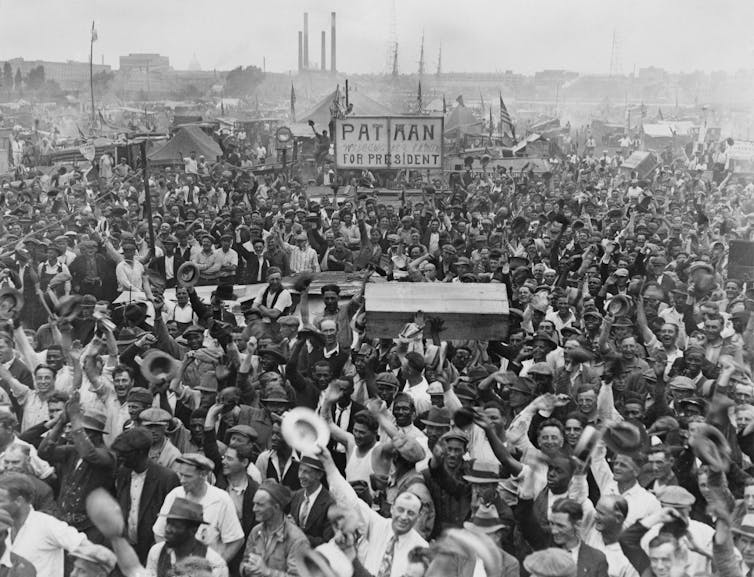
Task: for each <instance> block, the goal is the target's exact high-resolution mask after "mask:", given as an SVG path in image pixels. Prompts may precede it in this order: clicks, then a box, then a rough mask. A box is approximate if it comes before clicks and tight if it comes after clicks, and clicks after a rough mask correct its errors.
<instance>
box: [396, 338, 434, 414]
mask: <svg viewBox="0 0 754 577" xmlns="http://www.w3.org/2000/svg"><path fill="white" fill-rule="evenodd" d="M402 372H403V376H404V377H406V388H405V389H404V392H405V393H407V394H408V395H409V396H410V397H411V398H412V399H413V400H414V407H415V409H416V412H417V414H419V415H421V414H423V413H425V412H427V411H429V409H430V407H431V406H432V400H431V399H430V398H429V383H428V382H427V379H425V378H424V357H423V356H422V355H420V354H419V353H416V352H413V351H412V352H410V353H408V354H407V355H406V357H405V358H404V360H403V367H402Z"/></svg>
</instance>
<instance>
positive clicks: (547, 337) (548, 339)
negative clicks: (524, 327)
mask: <svg viewBox="0 0 754 577" xmlns="http://www.w3.org/2000/svg"><path fill="white" fill-rule="evenodd" d="M532 341H534V342H536V341H543V342H545V343H547V346H548V347H550V349H552V350H553V351H554V350H555V349H557V348H558V339H557V337H556V336H555V335H551V334H548V333H545V332H543V331H539V332H537V333H536V334H535V335H534V337H533V338H532Z"/></svg>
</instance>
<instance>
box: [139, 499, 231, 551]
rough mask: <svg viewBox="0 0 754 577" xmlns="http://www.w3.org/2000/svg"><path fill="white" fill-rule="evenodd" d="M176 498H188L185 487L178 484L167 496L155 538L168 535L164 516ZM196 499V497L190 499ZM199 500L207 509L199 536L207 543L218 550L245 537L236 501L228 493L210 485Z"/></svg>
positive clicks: (197, 536)
mask: <svg viewBox="0 0 754 577" xmlns="http://www.w3.org/2000/svg"><path fill="white" fill-rule="evenodd" d="M176 498H182V499H186V498H187V497H186V491H185V490H184V489H183V487H176V488H175V489H173V490H172V491H170V493H168V494H167V496H166V497H165V502H164V503H163V504H162V509H161V510H160V516H159V517H157V521H156V522H155V524H154V526H153V527H152V529H153V530H154V534H155V537H156V538H157V539H159V540H162V539H164V537H165V515H167V513H168V511H170V508H171V507H172V506H173V501H175V499H176ZM189 500H190V501H195V502H196V500H195V499H189ZM198 503H199V504H200V505H201V506H202V507H203V508H204V520H205V522H206V523H205V524H204V525H201V526H200V527H199V529H198V531H197V532H196V538H197V539H198V540H199V541H201V542H202V543H204V544H205V545H207V546H209V547H212V548H214V549H215V550H217V549H218V545H220V544H221V543H222V544H226V545H227V544H228V543H233V542H234V541H238V540H239V539H243V537H244V534H243V528H242V527H241V522H240V521H239V520H238V516H237V515H236V508H235V506H234V505H233V500H232V499H231V498H230V495H228V493H227V492H225V491H223V490H222V489H218V488H217V487H215V486H212V485H207V492H206V493H205V494H204V497H202V498H201V499H200V500H199V501H198Z"/></svg>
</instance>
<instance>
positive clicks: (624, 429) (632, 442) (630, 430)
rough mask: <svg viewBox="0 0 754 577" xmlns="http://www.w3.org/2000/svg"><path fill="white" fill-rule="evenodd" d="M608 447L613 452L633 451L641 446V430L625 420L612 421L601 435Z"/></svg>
mask: <svg viewBox="0 0 754 577" xmlns="http://www.w3.org/2000/svg"><path fill="white" fill-rule="evenodd" d="M602 439H603V440H604V441H605V444H606V445H607V446H608V448H609V449H610V450H611V451H613V452H614V453H619V454H620V453H624V454H625V453H634V452H636V451H638V450H639V449H640V448H641V431H640V430H639V427H637V426H636V425H634V424H632V423H629V422H627V421H622V422H620V423H613V424H612V425H611V426H609V427H608V428H607V429H605V432H604V433H603V435H602Z"/></svg>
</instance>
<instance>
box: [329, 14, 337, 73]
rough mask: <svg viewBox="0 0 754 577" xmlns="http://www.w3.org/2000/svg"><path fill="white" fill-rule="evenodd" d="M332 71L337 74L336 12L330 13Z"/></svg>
mask: <svg viewBox="0 0 754 577" xmlns="http://www.w3.org/2000/svg"><path fill="white" fill-rule="evenodd" d="M330 72H332V73H333V74H335V72H337V68H335V12H331V13H330Z"/></svg>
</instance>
